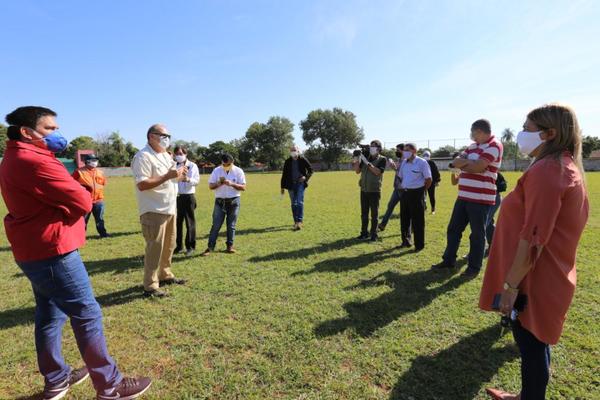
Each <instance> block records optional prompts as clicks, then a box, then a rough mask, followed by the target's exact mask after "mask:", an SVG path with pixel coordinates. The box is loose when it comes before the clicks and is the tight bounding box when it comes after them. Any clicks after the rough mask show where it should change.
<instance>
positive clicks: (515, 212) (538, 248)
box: [479, 104, 589, 400]
mask: <svg viewBox="0 0 600 400" xmlns="http://www.w3.org/2000/svg"><path fill="white" fill-rule="evenodd" d="M517 143H518V145H519V149H520V150H521V152H523V153H525V154H529V155H530V156H532V157H534V161H533V163H532V164H531V165H530V167H529V168H528V169H527V171H525V173H524V174H523V176H521V178H520V179H519V181H518V183H517V186H516V188H515V190H514V191H512V192H511V193H510V194H509V195H508V196H507V197H506V199H505V200H504V201H503V202H502V208H501V210H500V217H499V219H498V225H497V227H496V232H495V234H494V239H493V243H492V248H491V252H490V257H489V260H488V266H487V268H486V272H485V277H484V280H483V287H482V290H481V296H480V300H479V307H480V308H482V309H483V310H486V311H500V312H501V313H502V314H504V315H508V316H511V315H512V317H513V319H514V320H513V322H512V329H513V336H514V339H515V341H516V342H517V345H518V347H519V350H520V353H521V393H520V394H519V395H513V394H510V393H506V392H503V391H500V390H496V389H488V394H490V395H491V396H492V397H493V398H495V399H517V400H518V399H520V400H530V399H544V398H545V393H546V387H547V385H548V380H549V371H550V346H549V345H551V344H552V345H553V344H556V343H557V342H558V339H559V338H560V335H561V332H562V329H563V324H564V321H565V316H566V314H567V310H568V308H569V305H570V304H571V300H572V298H573V293H574V291H575V284H576V271H575V256H576V253H577V245H578V243H579V239H580V237H581V234H582V232H583V229H584V226H585V224H586V222H587V219H588V209H589V203H588V197H587V193H586V188H585V179H584V171H583V166H582V162H581V131H580V130H579V124H578V122H577V118H576V116H575V113H574V112H573V110H572V109H571V108H569V107H566V106H562V105H558V104H550V105H545V106H542V107H539V108H536V109H534V110H533V111H531V112H530V113H529V114H528V115H527V120H526V121H525V124H524V125H523V131H522V132H520V133H519V134H518V136H517ZM498 295H499V296H498ZM496 296H498V298H499V302H498V301H497V302H496V304H495V307H494V306H493V303H494V297H496ZM517 298H519V301H517ZM515 302H516V304H515ZM515 311H517V312H518V314H516V313H515ZM515 315H516V318H515Z"/></svg>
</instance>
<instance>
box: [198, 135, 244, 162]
mask: <svg viewBox="0 0 600 400" xmlns="http://www.w3.org/2000/svg"><path fill="white" fill-rule="evenodd" d="M225 153H229V154H231V155H232V156H233V158H234V159H235V162H236V163H238V161H239V158H238V156H239V153H238V149H237V148H236V147H235V146H234V145H232V144H231V143H225V142H223V141H222V140H218V141H216V142H214V143H211V144H209V145H208V149H207V151H206V155H205V157H206V158H205V160H206V161H209V162H211V163H213V164H215V165H219V164H221V155H222V154H225Z"/></svg>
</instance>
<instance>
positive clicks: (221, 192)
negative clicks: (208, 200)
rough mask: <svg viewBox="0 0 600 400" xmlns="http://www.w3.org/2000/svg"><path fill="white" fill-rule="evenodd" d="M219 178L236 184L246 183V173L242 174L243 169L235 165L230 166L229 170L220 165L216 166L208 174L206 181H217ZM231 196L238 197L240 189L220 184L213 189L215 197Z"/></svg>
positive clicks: (224, 197) (227, 197)
mask: <svg viewBox="0 0 600 400" xmlns="http://www.w3.org/2000/svg"><path fill="white" fill-rule="evenodd" d="M221 178H224V179H227V180H229V181H231V182H233V183H237V184H238V185H245V184H246V175H244V171H243V170H242V169H241V168H239V167H237V166H235V165H232V166H231V170H230V171H229V172H226V171H225V170H224V169H223V166H222V165H221V166H218V167H217V168H215V169H214V170H213V172H212V174H210V178H208V183H209V184H211V183H213V184H214V183H219V181H220V179H221ZM232 197H240V191H239V190H235V189H234V188H232V187H231V186H227V185H221V186H219V187H218V188H216V189H215V198H217V199H230V198H232Z"/></svg>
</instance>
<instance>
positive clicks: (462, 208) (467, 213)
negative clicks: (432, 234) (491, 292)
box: [442, 199, 491, 271]
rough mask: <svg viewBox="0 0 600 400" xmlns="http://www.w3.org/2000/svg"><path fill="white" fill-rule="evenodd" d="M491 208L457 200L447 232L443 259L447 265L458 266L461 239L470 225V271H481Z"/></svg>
mask: <svg viewBox="0 0 600 400" xmlns="http://www.w3.org/2000/svg"><path fill="white" fill-rule="evenodd" d="M490 208H491V206H489V205H485V204H479V203H473V202H471V201H465V200H461V199H457V200H456V202H455V203H454V210H452V217H450V223H449V224H448V230H447V232H446V240H447V241H446V251H444V255H443V257H442V258H443V259H444V261H445V263H446V264H449V265H454V264H456V253H457V252H458V247H459V246H460V239H461V238H462V234H463V232H464V230H465V228H466V227H467V225H470V226H471V236H469V241H470V249H469V263H468V269H470V270H471V271H479V270H480V269H481V264H482V263H483V255H484V252H485V227H486V223H487V217H488V214H489V210H490Z"/></svg>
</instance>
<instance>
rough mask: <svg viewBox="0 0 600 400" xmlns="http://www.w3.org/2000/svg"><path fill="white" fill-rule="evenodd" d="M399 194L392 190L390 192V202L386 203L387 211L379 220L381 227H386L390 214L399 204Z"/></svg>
mask: <svg viewBox="0 0 600 400" xmlns="http://www.w3.org/2000/svg"><path fill="white" fill-rule="evenodd" d="M400 197H401V192H400V191H399V190H398V189H394V190H393V191H392V195H391V196H390V200H389V201H388V205H387V210H385V214H383V217H382V218H381V225H387V223H388V221H389V220H390V217H391V216H392V213H393V212H394V208H396V206H397V205H398V203H399V202H400Z"/></svg>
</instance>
